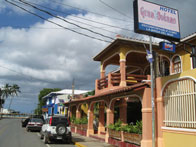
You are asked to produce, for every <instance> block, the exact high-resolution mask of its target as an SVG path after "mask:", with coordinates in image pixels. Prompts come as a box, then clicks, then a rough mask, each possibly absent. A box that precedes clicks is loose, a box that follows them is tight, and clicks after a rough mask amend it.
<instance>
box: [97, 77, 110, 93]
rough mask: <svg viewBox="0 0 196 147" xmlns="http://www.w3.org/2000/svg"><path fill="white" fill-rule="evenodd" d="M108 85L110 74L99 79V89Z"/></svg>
mask: <svg viewBox="0 0 196 147" xmlns="http://www.w3.org/2000/svg"><path fill="white" fill-rule="evenodd" d="M107 87H108V76H106V77H104V78H101V79H99V80H98V89H99V90H101V89H104V88H107Z"/></svg>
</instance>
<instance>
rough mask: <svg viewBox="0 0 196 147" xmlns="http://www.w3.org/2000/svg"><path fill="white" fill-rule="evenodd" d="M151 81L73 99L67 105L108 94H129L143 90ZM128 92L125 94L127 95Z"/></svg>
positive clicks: (96, 98)
mask: <svg viewBox="0 0 196 147" xmlns="http://www.w3.org/2000/svg"><path fill="white" fill-rule="evenodd" d="M149 85H150V84H149V83H146V82H145V83H138V84H134V85H132V86H126V87H122V88H119V89H115V90H109V91H106V92H103V93H100V94H97V95H94V96H89V97H86V98H82V99H76V100H72V101H70V102H66V103H64V104H65V105H69V104H74V103H84V102H87V101H93V100H95V101H97V100H98V99H100V98H101V99H103V98H104V97H108V96H112V95H113V96H114V95H118V94H125V93H126V94H128V93H129V92H133V91H139V90H142V89H144V88H146V87H149ZM126 94H125V95H124V96H126Z"/></svg>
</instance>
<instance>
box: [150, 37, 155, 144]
mask: <svg viewBox="0 0 196 147" xmlns="http://www.w3.org/2000/svg"><path fill="white" fill-rule="evenodd" d="M149 44H150V53H151V55H152V54H153V52H152V37H151V36H149ZM153 62H154V61H152V62H150V74H151V104H152V147H155V112H154V66H153Z"/></svg>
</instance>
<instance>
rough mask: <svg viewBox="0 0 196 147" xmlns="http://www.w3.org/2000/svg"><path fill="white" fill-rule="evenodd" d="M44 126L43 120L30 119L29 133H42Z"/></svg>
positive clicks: (27, 127) (27, 128)
mask: <svg viewBox="0 0 196 147" xmlns="http://www.w3.org/2000/svg"><path fill="white" fill-rule="evenodd" d="M42 125H43V120H42V119H41V118H30V120H29V122H28V123H27V126H26V130H27V131H32V130H34V131H40V130H41V127H42Z"/></svg>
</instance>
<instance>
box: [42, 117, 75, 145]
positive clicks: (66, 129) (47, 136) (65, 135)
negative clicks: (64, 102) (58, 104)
mask: <svg viewBox="0 0 196 147" xmlns="http://www.w3.org/2000/svg"><path fill="white" fill-rule="evenodd" d="M69 125H70V124H69V120H68V118H67V117H65V116H52V117H49V118H48V119H46V120H45V124H44V125H43V126H42V129H41V131H40V136H41V137H40V138H41V139H43V140H44V143H45V144H46V143H50V142H51V141H52V140H53V141H55V140H62V141H63V142H67V143H71V142H72V134H71V128H70V126H69Z"/></svg>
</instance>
